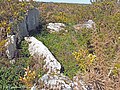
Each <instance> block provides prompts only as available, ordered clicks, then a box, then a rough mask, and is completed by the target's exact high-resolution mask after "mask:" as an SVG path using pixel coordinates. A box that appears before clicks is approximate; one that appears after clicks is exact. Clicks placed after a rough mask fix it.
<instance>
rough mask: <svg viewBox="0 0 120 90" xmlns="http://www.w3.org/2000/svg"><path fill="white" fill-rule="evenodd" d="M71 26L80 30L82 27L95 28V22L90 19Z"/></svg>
mask: <svg viewBox="0 0 120 90" xmlns="http://www.w3.org/2000/svg"><path fill="white" fill-rule="evenodd" d="M73 27H74V29H75V30H80V29H82V28H87V29H93V28H95V22H93V21H92V20H88V21H87V22H85V23H83V24H77V25H74V26H73Z"/></svg>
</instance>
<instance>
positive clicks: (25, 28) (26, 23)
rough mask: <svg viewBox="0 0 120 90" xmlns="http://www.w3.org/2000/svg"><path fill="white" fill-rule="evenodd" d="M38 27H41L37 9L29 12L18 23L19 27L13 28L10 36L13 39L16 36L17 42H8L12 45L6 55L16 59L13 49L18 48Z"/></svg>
mask: <svg viewBox="0 0 120 90" xmlns="http://www.w3.org/2000/svg"><path fill="white" fill-rule="evenodd" d="M13 22H14V21H13ZM13 22H11V23H13ZM38 26H39V10H37V9H36V8H34V9H31V10H29V11H28V13H27V15H26V16H25V17H24V19H23V20H22V21H20V22H19V23H17V26H13V28H12V29H13V32H12V33H11V34H10V36H12V37H11V38H13V36H14V39H15V40H14V42H11V40H9V41H8V42H7V43H10V42H11V44H10V45H8V47H7V50H6V52H7V53H6V54H7V56H8V58H9V59H12V58H14V57H15V56H14V53H15V50H14V49H13V48H15V47H16V46H15V45H16V44H19V43H20V42H21V40H22V39H23V38H24V37H25V36H28V35H29V32H31V31H34V30H36V28H37V27H38ZM8 39H9V37H8Z"/></svg>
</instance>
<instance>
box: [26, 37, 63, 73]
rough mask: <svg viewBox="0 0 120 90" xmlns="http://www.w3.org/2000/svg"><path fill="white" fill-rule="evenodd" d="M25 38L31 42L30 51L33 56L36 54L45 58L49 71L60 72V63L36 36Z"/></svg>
mask: <svg viewBox="0 0 120 90" xmlns="http://www.w3.org/2000/svg"><path fill="white" fill-rule="evenodd" d="M25 40H26V41H27V42H28V43H29V52H30V54H31V56H34V55H36V56H38V57H43V58H44V61H45V65H44V68H45V69H47V70H48V72H47V73H60V69H61V65H60V63H59V62H58V61H57V60H56V59H55V57H54V56H53V55H52V53H51V52H50V51H49V50H48V48H47V47H46V46H45V45H44V44H43V43H42V42H41V41H38V40H37V39H36V38H34V37H25Z"/></svg>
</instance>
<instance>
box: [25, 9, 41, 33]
mask: <svg viewBox="0 0 120 90" xmlns="http://www.w3.org/2000/svg"><path fill="white" fill-rule="evenodd" d="M26 21H27V22H26V24H27V29H28V31H31V30H35V29H36V27H38V26H39V10H38V9H36V8H34V9H31V10H29V11H28V14H27V20H26Z"/></svg>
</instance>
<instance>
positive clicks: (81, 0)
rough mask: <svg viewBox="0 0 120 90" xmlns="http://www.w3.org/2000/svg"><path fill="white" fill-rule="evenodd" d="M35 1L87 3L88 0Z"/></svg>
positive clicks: (44, 0) (45, 0)
mask: <svg viewBox="0 0 120 90" xmlns="http://www.w3.org/2000/svg"><path fill="white" fill-rule="evenodd" d="M36 1H42V2H64V3H83V4H89V3H90V0H36Z"/></svg>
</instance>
